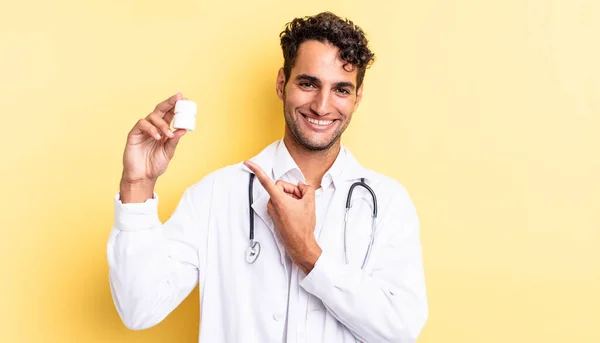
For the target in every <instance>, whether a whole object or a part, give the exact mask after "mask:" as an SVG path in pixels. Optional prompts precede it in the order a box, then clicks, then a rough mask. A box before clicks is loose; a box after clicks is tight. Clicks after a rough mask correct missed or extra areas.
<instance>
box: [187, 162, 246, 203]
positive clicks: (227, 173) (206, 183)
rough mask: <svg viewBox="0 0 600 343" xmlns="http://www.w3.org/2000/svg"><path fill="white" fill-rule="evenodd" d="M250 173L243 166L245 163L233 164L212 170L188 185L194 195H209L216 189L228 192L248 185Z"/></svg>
mask: <svg viewBox="0 0 600 343" xmlns="http://www.w3.org/2000/svg"><path fill="white" fill-rule="evenodd" d="M248 179H249V173H248V172H247V171H246V170H245V169H244V168H243V163H242V162H239V163H236V164H231V165H228V166H225V167H222V168H219V169H217V170H215V171H212V172H210V173H209V174H207V175H206V176H204V177H203V178H202V179H200V180H199V181H197V182H196V183H194V184H192V185H191V186H189V187H188V191H189V192H190V193H191V195H192V196H193V197H199V196H207V195H210V194H212V193H214V191H219V192H228V190H231V189H239V187H241V186H242V185H246V186H247V185H248Z"/></svg>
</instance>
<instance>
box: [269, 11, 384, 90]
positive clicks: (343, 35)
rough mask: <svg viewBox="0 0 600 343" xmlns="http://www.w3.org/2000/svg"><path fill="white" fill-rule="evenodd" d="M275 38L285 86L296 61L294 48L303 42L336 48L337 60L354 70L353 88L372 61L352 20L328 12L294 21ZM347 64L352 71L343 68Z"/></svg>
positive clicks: (358, 28) (365, 41)
mask: <svg viewBox="0 0 600 343" xmlns="http://www.w3.org/2000/svg"><path fill="white" fill-rule="evenodd" d="M279 37H280V38H281V49H282V50H283V58H284V63H283V72H284V74H285V82H286V84H287V81H288V80H289V78H290V73H291V71H292V68H293V67H294V63H295V62H296V56H297V54H298V48H299V47H300V44H302V43H303V42H305V41H307V40H317V41H319V42H322V43H330V44H332V45H334V46H335V47H337V48H338V49H339V50H340V52H339V57H340V58H341V59H342V61H344V62H345V64H344V69H345V70H346V71H352V70H353V68H354V67H358V74H357V77H356V83H357V86H356V87H357V88H358V87H360V85H361V84H362V82H363V79H364V77H365V72H366V70H367V68H368V67H369V66H371V64H373V62H374V61H375V54H373V53H372V52H371V50H369V47H368V46H367V44H368V40H367V38H366V37H365V34H364V32H363V31H362V29H361V28H360V27H358V26H356V25H354V23H353V22H352V21H350V20H348V19H342V18H340V17H338V16H337V15H335V14H333V13H331V12H322V13H319V14H317V15H314V16H310V17H303V18H294V20H292V21H291V22H289V23H287V24H286V27H285V30H283V31H282V32H281V34H279ZM348 65H350V66H351V67H352V69H347V66H348Z"/></svg>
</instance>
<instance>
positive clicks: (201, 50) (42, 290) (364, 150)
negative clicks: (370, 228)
mask: <svg viewBox="0 0 600 343" xmlns="http://www.w3.org/2000/svg"><path fill="white" fill-rule="evenodd" d="M325 3H327V5H325ZM1 8H2V9H1V10H0V43H1V44H0V75H1V76H0V77H1V81H2V82H0V94H1V95H0V110H1V111H2V122H3V123H4V126H3V129H2V130H0V131H1V133H0V137H1V138H0V139H1V149H2V150H1V151H2V158H1V161H2V167H1V169H0V170H2V175H1V177H0V179H1V181H0V182H1V188H0V189H1V190H2V196H1V198H2V204H1V206H0V208H1V209H2V213H1V217H0V218H1V219H2V239H1V240H0V261H1V263H2V281H1V282H0V287H1V288H0V294H1V303H0V308H1V310H0V313H1V315H0V316H1V318H0V341H1V342H109V341H110V342H140V343H141V342H144V343H150V342H196V340H197V335H198V320H199V316H198V301H199V300H198V294H197V293H196V292H194V293H193V295H191V296H190V297H189V298H188V299H187V300H186V301H185V302H184V303H183V305H182V306H180V307H179V308H178V309H177V310H175V311H174V312H173V313H172V314H171V315H170V316H169V317H168V318H167V319H166V320H165V321H164V322H163V323H161V324H160V325H158V326H157V327H155V328H152V329H149V330H146V331H140V332H134V331H129V330H127V329H126V328H125V327H124V326H123V324H122V323H121V322H120V319H119V317H118V315H117V312H116V310H115V309H114V305H113V302H112V299H111V296H110V291H109V286H108V279H107V273H108V269H107V262H106V253H105V249H106V241H107V238H108V233H109V230H110V228H111V225H112V221H113V207H112V206H113V196H114V195H115V193H116V192H117V191H118V181H119V178H120V172H121V158H122V152H123V148H124V143H125V138H126V134H127V132H128V131H129V130H130V128H131V127H132V125H133V124H134V123H135V122H136V120H137V119H139V118H141V117H143V116H146V115H147V114H148V112H149V111H151V110H152V108H153V107H154V105H155V104H156V103H158V102H159V101H161V100H163V99H164V98H166V97H168V96H169V95H171V94H174V93H175V92H177V91H181V92H183V93H184V95H186V96H187V97H189V98H190V99H192V100H195V101H196V102H197V103H198V105H199V118H198V119H199V120H198V125H197V127H198V129H197V131H195V132H192V133H190V134H188V135H186V136H185V137H184V138H183V139H182V142H181V143H180V146H179V148H178V150H177V153H176V158H175V159H174V161H173V163H172V164H171V165H170V166H169V169H168V170H167V173H166V174H165V175H164V176H163V177H162V178H161V179H160V181H159V184H158V189H157V191H158V193H159V194H160V196H161V203H160V215H161V219H163V220H166V219H167V218H168V216H169V215H170V214H171V212H172V210H173V209H174V207H175V205H176V203H177V202H178V200H179V197H180V196H181V194H182V192H183V190H184V189H185V187H187V186H189V185H191V184H192V183H194V182H196V181H198V180H199V179H200V178H201V177H203V176H204V175H206V174H207V173H208V172H210V171H212V170H214V169H217V168H220V167H222V166H225V165H228V164H232V163H237V162H239V161H241V160H242V159H245V158H248V157H251V156H253V155H254V154H255V153H257V152H258V151H260V150H261V149H262V148H263V147H264V146H265V145H267V144H268V143H270V142H272V141H274V140H276V139H278V138H279V137H281V135H282V134H283V117H282V113H281V112H282V110H281V107H282V106H281V103H280V101H279V100H278V99H277V97H276V94H275V76H276V73H277V69H278V68H279V66H280V65H281V63H282V57H281V51H280V48H279V41H278V34H279V32H280V31H281V30H282V28H283V25H284V24H285V23H286V22H288V21H290V20H291V19H292V18H293V17H295V16H302V15H310V14H315V13H318V12H320V11H322V10H332V11H334V12H335V13H337V14H339V15H342V16H347V17H349V18H351V19H352V20H354V21H355V22H356V23H357V24H359V25H360V26H361V27H363V29H364V30H365V31H366V32H367V34H368V36H369V37H370V40H371V46H372V48H373V50H374V52H375V53H376V55H377V61H376V62H375V64H374V66H373V67H372V68H371V69H370V70H369V71H368V72H367V76H366V79H365V82H366V83H365V91H364V100H363V103H362V104H361V106H360V108H359V110H358V112H357V113H356V115H355V117H354V120H353V122H352V124H351V125H350V128H349V129H348V131H347V133H346V135H345V136H344V140H343V142H344V144H345V145H347V146H348V147H349V148H350V149H351V150H352V151H353V152H354V154H355V155H356V156H357V158H358V159H359V160H360V161H361V162H362V163H363V164H364V165H366V166H368V167H370V168H372V169H375V170H377V171H380V172H383V173H385V174H388V175H390V176H393V177H394V178H396V179H398V180H399V181H400V182H402V183H403V184H404V185H405V186H406V187H407V189H408V190H409V192H410V194H411V196H412V198H413V200H414V202H415V204H416V207H417V210H418V212H419V216H420V218H421V222H422V243H423V247H424V262H425V268H426V279H427V289H428V296H429V303H430V317H429V320H428V322H427V325H426V327H425V329H424V331H423V333H422V336H421V338H420V339H419V342H420V343H429V342H461V343H474V342H485V343H494V342H498V343H500V342H502V343H505V342H544V343H554V342H561V343H562V342H589V343H591V342H600V296H599V293H600V210H599V207H600V201H599V199H600V181H599V180H600V44H599V41H598V39H599V37H600V3H599V2H598V1H595V0H587V1H585V0H562V1H558V0H554V1H542V0H539V1H534V0H527V1H524V0H510V1H507V0H504V1H500V0H499V1H478V0H472V1H466V0H464V1H447V0H431V1H393V2H392V1H389V2H383V1H375V2H373V1H371V2H367V1H327V2H324V1H322V0H319V1H296V2H289V1H288V2H282V1H278V0H272V1H236V2H207V1H191V0H187V1H186V0H173V1H168V2H167V1H142V0H133V1H115V0H111V1H106V0H104V1H99V0H95V1H39V0H38V1H13V2H4V3H3V4H2V6H1ZM224 329H225V328H224Z"/></svg>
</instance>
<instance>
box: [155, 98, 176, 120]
mask: <svg viewBox="0 0 600 343" xmlns="http://www.w3.org/2000/svg"><path fill="white" fill-rule="evenodd" d="M182 97H183V96H182V95H181V93H177V94H175V95H173V96H171V97H170V98H168V99H167V100H165V101H163V102H161V103H160V104H158V105H156V107H155V108H154V112H156V113H158V114H159V115H160V116H161V118H162V117H164V116H165V114H167V112H169V111H170V110H172V109H173V107H175V104H176V103H177V101H178V100H181V98H182Z"/></svg>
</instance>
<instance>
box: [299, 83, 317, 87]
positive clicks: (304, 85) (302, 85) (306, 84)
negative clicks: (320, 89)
mask: <svg viewBox="0 0 600 343" xmlns="http://www.w3.org/2000/svg"><path fill="white" fill-rule="evenodd" d="M300 87H303V88H314V87H315V85H314V84H313V83H310V82H302V83H300Z"/></svg>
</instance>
